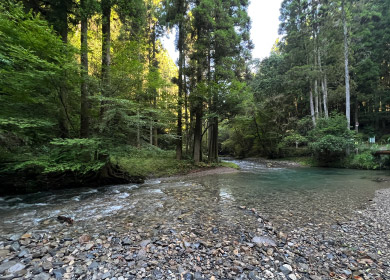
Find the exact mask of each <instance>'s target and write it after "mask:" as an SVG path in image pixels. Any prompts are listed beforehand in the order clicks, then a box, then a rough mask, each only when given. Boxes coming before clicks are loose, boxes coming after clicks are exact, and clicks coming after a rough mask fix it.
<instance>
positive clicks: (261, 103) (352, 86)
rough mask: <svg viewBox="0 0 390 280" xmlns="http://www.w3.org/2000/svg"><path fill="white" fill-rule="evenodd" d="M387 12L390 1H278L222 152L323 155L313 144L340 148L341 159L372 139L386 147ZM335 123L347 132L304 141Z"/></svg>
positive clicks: (389, 103)
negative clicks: (275, 34)
mask: <svg viewBox="0 0 390 280" xmlns="http://www.w3.org/2000/svg"><path fill="white" fill-rule="evenodd" d="M389 8H390V1H380V0H375V1H359V0H354V1H344V0H343V1H329V0H326V1H323V0H311V1H309V0H284V1H283V2H282V5H281V9H280V13H281V14H280V29H279V32H280V35H281V39H280V40H279V41H278V42H277V43H276V45H275V47H274V49H273V51H272V53H271V55H270V56H269V57H268V58H265V59H264V60H262V61H260V62H259V63H258V66H257V68H256V75H255V76H254V77H253V79H252V80H251V81H250V82H249V84H250V85H251V89H252V92H253V100H251V101H250V103H251V104H252V105H251V107H250V108H251V109H249V110H248V108H247V109H246V112H245V114H241V116H240V118H235V119H234V120H233V121H232V122H231V123H230V124H229V125H230V126H227V129H226V132H225V135H224V137H225V142H224V148H225V150H226V151H227V152H229V153H234V154H236V155H238V156H248V155H258V154H262V155H268V156H274V157H276V156H286V155H289V154H292V155H300V154H302V153H303V154H305V153H306V154H310V153H313V152H314V153H316V151H322V152H324V151H325V150H327V149H325V150H324V149H323V148H320V146H321V145H320V144H319V142H321V143H322V144H325V143H326V144H327V145H328V146H329V148H332V149H333V148H334V149H335V150H337V149H338V148H337V147H336V146H338V147H343V148H342V150H343V151H344V152H343V154H348V153H350V152H352V151H353V149H357V148H358V147H357V146H356V144H357V143H359V142H367V141H368V138H369V137H373V136H376V142H378V141H379V143H380V144H388V143H389V138H390V137H389V136H390V135H389V133H390V129H389V124H390V82H389V80H390V62H389V59H390V56H389V38H390V28H389V11H390V9H389ZM335 114H341V115H342V116H343V117H342V118H340V116H341V115H335ZM328 118H332V119H334V120H333V121H331V122H328V121H325V120H326V119H328ZM309 119H310V122H309V121H308V120H309ZM323 119H325V120H323ZM344 120H345V121H344ZM340 122H343V123H345V127H346V130H355V133H349V132H347V131H345V130H339V131H338V133H336V134H334V133H333V132H331V131H330V132H329V133H325V134H324V135H322V134H320V135H317V136H318V137H314V138H313V137H311V138H310V137H309V135H310V133H309V132H310V131H311V130H313V129H317V130H318V129H319V128H317V127H318V126H319V125H320V124H321V126H322V128H324V127H323V126H324V125H325V124H326V123H328V126H329V127H332V126H334V125H336V123H340ZM336 126H337V125H336ZM232 128H233V129H232ZM248 132H250V133H248ZM332 135H333V136H334V137H336V138H334V137H333V136H332ZM322 136H324V137H325V136H326V138H321V137H322ZM339 136H340V137H341V138H337V137H339ZM227 137H229V138H228V139H226V138H227ZM332 137H333V138H332ZM352 139H353V140H352ZM348 143H349V144H348ZM301 146H302V147H306V148H302V149H297V148H299V147H301ZM290 147H291V148H290ZM307 148H310V149H307ZM327 151H330V150H327ZM328 156H329V158H328V160H331V158H332V156H331V155H329V154H328Z"/></svg>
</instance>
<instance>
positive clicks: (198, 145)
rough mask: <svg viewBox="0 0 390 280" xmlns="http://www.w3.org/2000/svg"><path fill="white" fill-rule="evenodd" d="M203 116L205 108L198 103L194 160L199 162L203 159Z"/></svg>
mask: <svg viewBox="0 0 390 280" xmlns="http://www.w3.org/2000/svg"><path fill="white" fill-rule="evenodd" d="M202 118H203V110H202V107H201V105H198V106H197V108H196V112H195V128H194V162H195V163H199V162H200V161H201V160H202Z"/></svg>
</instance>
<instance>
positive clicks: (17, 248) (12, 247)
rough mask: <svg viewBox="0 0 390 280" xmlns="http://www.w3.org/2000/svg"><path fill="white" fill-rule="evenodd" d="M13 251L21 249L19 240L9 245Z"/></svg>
mask: <svg viewBox="0 0 390 280" xmlns="http://www.w3.org/2000/svg"><path fill="white" fill-rule="evenodd" d="M9 248H10V250H11V251H12V252H18V251H19V250H20V245H19V242H14V243H12V244H11V246H10V247H9Z"/></svg>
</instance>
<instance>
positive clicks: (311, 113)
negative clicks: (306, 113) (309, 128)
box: [309, 87, 316, 126]
mask: <svg viewBox="0 0 390 280" xmlns="http://www.w3.org/2000/svg"><path fill="white" fill-rule="evenodd" d="M309 98H310V100H309V101H310V115H311V119H312V121H313V125H314V126H316V116H315V114H314V103H313V90H312V88H311V87H310V95H309Z"/></svg>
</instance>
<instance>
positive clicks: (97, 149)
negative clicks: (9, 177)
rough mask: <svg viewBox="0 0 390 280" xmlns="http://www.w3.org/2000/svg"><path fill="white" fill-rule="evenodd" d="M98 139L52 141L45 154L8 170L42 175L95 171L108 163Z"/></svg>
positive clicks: (105, 152) (105, 153) (105, 151)
mask: <svg viewBox="0 0 390 280" xmlns="http://www.w3.org/2000/svg"><path fill="white" fill-rule="evenodd" d="M102 147H103V144H102V141H101V140H99V139H54V140H53V141H51V142H50V145H49V146H48V147H47V148H46V149H47V152H46V153H44V154H41V155H39V156H37V157H33V158H32V159H29V160H26V161H23V162H21V163H17V164H15V165H12V166H10V167H9V168H8V170H9V171H12V170H14V171H18V170H24V169H28V168H34V169H37V170H41V172H43V173H64V172H67V171H70V172H72V173H75V174H86V173H88V172H91V171H97V170H99V169H100V168H102V167H103V166H104V165H105V164H106V163H107V161H108V155H107V150H105V149H103V148H102Z"/></svg>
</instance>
